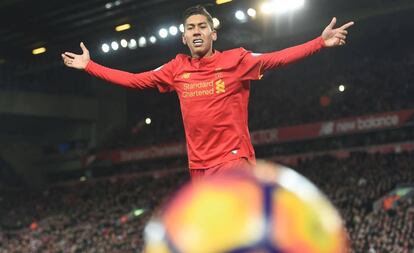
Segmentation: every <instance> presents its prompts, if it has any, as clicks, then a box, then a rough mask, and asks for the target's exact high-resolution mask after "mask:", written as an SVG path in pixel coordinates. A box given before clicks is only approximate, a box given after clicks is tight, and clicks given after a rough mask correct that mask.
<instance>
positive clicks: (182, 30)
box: [179, 24, 184, 33]
mask: <svg viewBox="0 0 414 253" xmlns="http://www.w3.org/2000/svg"><path fill="white" fill-rule="evenodd" d="M179 30H180V32H182V33H184V25H183V24H180V26H179Z"/></svg>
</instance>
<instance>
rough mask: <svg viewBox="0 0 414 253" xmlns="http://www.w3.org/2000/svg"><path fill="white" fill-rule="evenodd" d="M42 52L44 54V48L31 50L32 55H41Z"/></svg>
mask: <svg viewBox="0 0 414 253" xmlns="http://www.w3.org/2000/svg"><path fill="white" fill-rule="evenodd" d="M44 52H46V48H45V47H39V48H35V49H33V50H32V54H33V55H37V54H43V53H44Z"/></svg>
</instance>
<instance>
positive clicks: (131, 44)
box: [128, 39, 137, 49]
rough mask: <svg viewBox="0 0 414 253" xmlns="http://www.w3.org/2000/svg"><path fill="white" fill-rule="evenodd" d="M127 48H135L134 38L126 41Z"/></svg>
mask: <svg viewBox="0 0 414 253" xmlns="http://www.w3.org/2000/svg"><path fill="white" fill-rule="evenodd" d="M128 48H129V49H135V48H137V41H136V40H135V39H131V40H130V41H129V43H128Z"/></svg>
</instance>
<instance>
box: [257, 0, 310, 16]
mask: <svg viewBox="0 0 414 253" xmlns="http://www.w3.org/2000/svg"><path fill="white" fill-rule="evenodd" d="M304 4H305V0H289V1H286V0H272V1H269V2H265V3H263V4H262V6H261V8H260V9H261V11H262V12H263V13H264V14H270V13H277V14H283V13H286V12H289V11H294V10H296V9H299V8H301V7H303V6H304Z"/></svg>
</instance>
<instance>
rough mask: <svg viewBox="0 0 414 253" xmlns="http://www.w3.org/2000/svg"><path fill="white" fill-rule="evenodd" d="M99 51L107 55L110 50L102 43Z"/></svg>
mask: <svg viewBox="0 0 414 253" xmlns="http://www.w3.org/2000/svg"><path fill="white" fill-rule="evenodd" d="M101 49H102V51H103V52H104V53H108V52H109V49H110V48H109V45H108V44H106V43H104V44H102V46H101Z"/></svg>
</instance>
